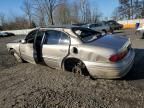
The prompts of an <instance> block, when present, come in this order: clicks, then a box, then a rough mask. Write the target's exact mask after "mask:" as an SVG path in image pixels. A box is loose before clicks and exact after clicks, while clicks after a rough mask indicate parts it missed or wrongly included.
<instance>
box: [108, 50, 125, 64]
mask: <svg viewBox="0 0 144 108" xmlns="http://www.w3.org/2000/svg"><path fill="white" fill-rule="evenodd" d="M127 52H128V51H124V52H121V53H118V54H114V55H112V56H111V57H110V58H109V60H110V61H111V62H118V61H120V60H122V59H123V58H124V57H125V56H126V55H127Z"/></svg>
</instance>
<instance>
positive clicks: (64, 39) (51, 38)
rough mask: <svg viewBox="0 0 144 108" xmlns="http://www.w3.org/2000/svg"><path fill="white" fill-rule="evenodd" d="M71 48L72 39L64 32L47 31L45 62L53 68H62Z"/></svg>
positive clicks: (43, 50)
mask: <svg viewBox="0 0 144 108" xmlns="http://www.w3.org/2000/svg"><path fill="white" fill-rule="evenodd" d="M69 46H70V38H69V36H68V35H67V34H65V33H64V32H61V31H56V30H49V31H46V32H45V40H44V44H43V48H42V55H43V59H44V62H45V63H46V64H47V65H48V66H50V67H52V68H60V67H61V63H62V60H63V59H64V58H65V57H66V56H67V55H68V53H69Z"/></svg>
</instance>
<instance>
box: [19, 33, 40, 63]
mask: <svg viewBox="0 0 144 108" xmlns="http://www.w3.org/2000/svg"><path fill="white" fill-rule="evenodd" d="M37 32H38V30H34V31H31V32H30V33H29V34H28V35H27V36H26V38H25V43H21V44H20V54H21V57H22V58H23V59H24V60H25V61H27V62H30V63H33V64H36V62H35V55H34V40H35V37H36V35H37Z"/></svg>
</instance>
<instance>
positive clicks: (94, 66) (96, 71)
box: [84, 50, 135, 79]
mask: <svg viewBox="0 0 144 108" xmlns="http://www.w3.org/2000/svg"><path fill="white" fill-rule="evenodd" d="M134 57H135V52H134V50H130V51H129V53H128V54H127V56H126V57H125V58H124V59H123V60H122V61H120V62H118V63H96V62H84V63H85V65H86V67H87V69H88V71H89V73H90V75H91V76H92V77H94V78H108V79H115V78H121V77H123V76H125V75H126V74H127V73H128V72H129V70H130V69H131V67H132V66H133V64H134Z"/></svg>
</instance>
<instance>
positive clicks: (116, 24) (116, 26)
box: [106, 20, 123, 30]
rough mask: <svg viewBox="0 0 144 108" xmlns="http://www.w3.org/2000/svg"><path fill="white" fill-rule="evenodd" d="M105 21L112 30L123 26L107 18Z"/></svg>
mask: <svg viewBox="0 0 144 108" xmlns="http://www.w3.org/2000/svg"><path fill="white" fill-rule="evenodd" d="M106 23H107V24H108V25H109V26H110V27H111V28H112V29H113V30H120V29H122V28H123V25H122V24H119V23H118V22H116V21H114V20H109V21H106Z"/></svg>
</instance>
